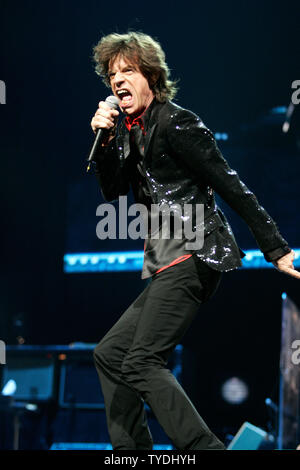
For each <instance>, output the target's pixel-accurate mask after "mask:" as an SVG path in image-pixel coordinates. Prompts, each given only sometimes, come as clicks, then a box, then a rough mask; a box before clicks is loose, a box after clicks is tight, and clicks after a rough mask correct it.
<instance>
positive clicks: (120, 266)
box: [64, 248, 300, 273]
mask: <svg viewBox="0 0 300 470" xmlns="http://www.w3.org/2000/svg"><path fill="white" fill-rule="evenodd" d="M294 252H295V260H294V266H295V267H296V268H299V267H300V248H298V249H294ZM245 254H246V256H245V258H243V260H242V263H243V265H242V269H265V268H273V264H272V263H268V262H267V261H266V260H265V259H264V256H263V254H262V253H261V252H260V251H259V250H247V251H245ZM143 259H144V252H143V251H122V252H118V251H117V252H113V253H111V252H109V253H72V254H66V255H65V256H64V272H65V273H91V272H106V271H110V272H118V271H124V272H129V271H141V269H142V267H143Z"/></svg>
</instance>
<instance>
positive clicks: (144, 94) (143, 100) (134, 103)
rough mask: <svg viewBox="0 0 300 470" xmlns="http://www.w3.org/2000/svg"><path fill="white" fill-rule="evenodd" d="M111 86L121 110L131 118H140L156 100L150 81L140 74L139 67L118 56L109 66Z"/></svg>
mask: <svg viewBox="0 0 300 470" xmlns="http://www.w3.org/2000/svg"><path fill="white" fill-rule="evenodd" d="M108 76H109V79H110V86H111V89H112V91H113V93H114V95H115V96H117V97H118V98H119V99H120V103H119V106H120V108H121V110H122V111H123V112H124V113H125V114H128V115H129V116H138V115H139V114H141V113H142V112H143V111H144V110H145V109H146V108H147V107H148V106H149V104H150V103H151V101H152V100H153V98H154V95H153V92H152V90H151V89H150V87H149V83H148V80H147V79H146V78H145V77H144V75H143V74H142V73H141V72H140V70H139V67H138V65H136V64H133V63H131V62H129V61H128V60H127V59H126V58H123V57H122V56H120V55H118V56H117V57H116V59H115V60H114V62H112V63H111V64H110V66H109V71H108Z"/></svg>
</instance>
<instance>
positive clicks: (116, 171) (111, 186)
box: [95, 137, 129, 202]
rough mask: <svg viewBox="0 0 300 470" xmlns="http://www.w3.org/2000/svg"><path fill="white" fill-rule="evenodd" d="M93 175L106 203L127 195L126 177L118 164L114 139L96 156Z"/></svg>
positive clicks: (127, 183)
mask: <svg viewBox="0 0 300 470" xmlns="http://www.w3.org/2000/svg"><path fill="white" fill-rule="evenodd" d="M95 175H96V178H97V180H98V183H99V185H100V188H101V192H102V195H103V197H104V199H105V200H106V201H108V202H109V201H114V200H116V199H118V197H119V196H121V195H125V194H127V193H128V191H129V181H128V175H127V172H126V169H125V168H124V166H122V165H121V163H120V159H119V154H118V149H117V138H116V137H115V138H114V139H112V141H111V142H110V143H109V145H107V146H106V147H101V149H100V151H98V153H97V154H96V158H95Z"/></svg>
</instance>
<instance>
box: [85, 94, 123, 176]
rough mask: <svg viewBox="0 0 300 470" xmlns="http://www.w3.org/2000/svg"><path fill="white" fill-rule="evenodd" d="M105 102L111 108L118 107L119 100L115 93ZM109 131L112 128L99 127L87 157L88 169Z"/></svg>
mask: <svg viewBox="0 0 300 470" xmlns="http://www.w3.org/2000/svg"><path fill="white" fill-rule="evenodd" d="M105 103H106V104H108V106H109V107H110V108H111V109H117V108H118V105H119V100H118V98H116V97H115V96H114V95H111V96H108V97H107V98H106V100H105ZM109 133H110V129H101V128H99V129H97V133H96V137H95V141H94V145H93V147H92V150H91V151H90V155H89V158H88V159H87V162H88V166H87V170H86V171H89V169H90V168H91V162H92V161H93V160H94V157H95V155H96V152H97V149H98V147H99V146H100V145H101V144H102V142H103V140H104V139H105V138H106V137H107V136H108V134H109Z"/></svg>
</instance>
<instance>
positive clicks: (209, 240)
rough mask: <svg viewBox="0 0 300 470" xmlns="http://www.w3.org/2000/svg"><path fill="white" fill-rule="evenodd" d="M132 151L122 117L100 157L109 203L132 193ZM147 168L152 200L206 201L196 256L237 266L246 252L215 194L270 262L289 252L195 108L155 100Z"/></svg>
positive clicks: (226, 267) (218, 266)
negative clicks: (240, 219) (223, 154)
mask: <svg viewBox="0 0 300 470" xmlns="http://www.w3.org/2000/svg"><path fill="white" fill-rule="evenodd" d="M129 154H130V146H129V133H128V131H127V129H126V127H125V124H124V121H123V122H122V123H121V124H120V126H119V129H118V135H117V137H116V138H114V139H113V140H112V141H111V143H110V144H109V145H108V146H106V147H102V150H101V152H99V153H98V155H97V158H96V175H97V178H98V181H99V184H100V187H101V191H102V194H103V196H104V198H105V200H107V201H112V200H115V199H117V198H118V197H119V196H120V195H125V194H127V193H128V191H129V188H130V173H129V172H128V169H127V164H126V162H127V160H128V156H129ZM143 172H144V174H145V176H146V180H147V185H148V188H149V193H150V195H151V199H152V202H153V204H163V203H166V204H168V205H169V206H172V205H173V204H174V203H175V204H180V205H182V207H183V204H204V217H205V219H204V237H205V238H204V245H203V247H202V248H201V249H200V250H196V254H197V256H198V257H199V258H200V259H201V260H203V261H204V262H205V263H206V264H208V265H209V266H211V267H212V268H214V269H216V270H218V271H229V270H232V269H235V268H237V267H239V266H241V257H243V256H244V254H243V252H242V251H241V250H240V249H239V247H238V245H237V243H236V240H235V238H234V235H233V232H232V229H231V227H230V225H229V223H228V221H227V219H226V217H225V216H224V214H223V212H222V211H221V210H220V209H219V208H218V206H217V204H216V201H215V196H214V192H216V193H218V194H219V195H220V196H221V197H222V199H223V200H224V201H225V202H226V203H227V204H229V206H230V207H231V208H232V209H233V210H235V211H236V212H237V213H238V214H239V215H240V217H242V219H244V221H245V222H246V223H247V225H248V227H249V229H250V230H251V232H252V234H253V235H254V238H255V240H256V243H257V245H258V247H259V248H260V250H261V251H262V252H263V254H264V256H265V259H266V260H267V261H273V260H276V259H278V258H280V257H281V256H283V255H285V254H286V253H288V252H289V251H290V248H289V247H288V244H287V242H286V240H284V238H283V237H282V236H281V234H280V233H279V231H278V228H277V226H276V223H275V222H274V220H273V219H272V218H271V217H270V215H269V214H268V213H267V212H266V210H265V209H264V208H263V207H262V206H261V205H260V204H259V202H258V201H257V198H256V196H255V195H254V194H253V193H252V192H251V191H250V190H249V189H248V188H247V187H246V186H245V184H244V183H243V182H242V181H241V180H240V178H239V176H238V174H237V172H236V171H234V170H233V169H231V168H230V167H229V165H228V163H227V161H226V160H225V159H224V157H223V156H222V154H221V152H220V150H219V148H218V146H217V144H216V141H215V138H214V136H213V134H212V132H211V131H210V130H209V129H208V128H207V127H206V126H205V125H204V124H203V122H202V121H201V119H200V118H199V117H198V116H197V115H195V114H194V113H192V112H191V111H188V110H186V109H183V108H181V107H180V106H178V105H176V104H174V103H173V102H170V101H167V102H165V103H159V102H156V101H155V104H154V106H153V107H152V111H151V115H150V118H149V122H148V126H147V134H146V138H145V146H144V159H143ZM195 226H196V225H195V221H193V227H195Z"/></svg>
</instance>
